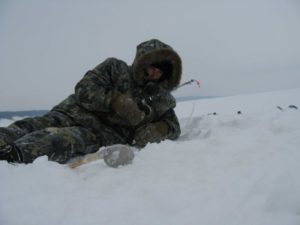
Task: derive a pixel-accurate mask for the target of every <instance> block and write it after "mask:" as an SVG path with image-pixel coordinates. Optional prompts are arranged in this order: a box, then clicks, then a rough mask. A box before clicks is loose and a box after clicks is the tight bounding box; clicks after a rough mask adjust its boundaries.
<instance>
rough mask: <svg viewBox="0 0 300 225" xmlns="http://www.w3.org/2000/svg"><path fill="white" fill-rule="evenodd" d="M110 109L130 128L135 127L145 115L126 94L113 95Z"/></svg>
mask: <svg viewBox="0 0 300 225" xmlns="http://www.w3.org/2000/svg"><path fill="white" fill-rule="evenodd" d="M111 105H112V109H113V110H114V111H115V112H116V113H117V114H118V115H119V116H120V117H122V118H123V119H125V120H127V121H128V123H129V125H130V126H136V125H138V124H139V123H140V122H142V121H143V119H144V118H145V113H144V112H143V111H142V110H140V109H139V107H138V105H137V103H136V102H135V101H134V100H133V99H132V98H131V97H130V96H129V95H127V94H120V93H115V94H114V97H113V99H112V102H111Z"/></svg>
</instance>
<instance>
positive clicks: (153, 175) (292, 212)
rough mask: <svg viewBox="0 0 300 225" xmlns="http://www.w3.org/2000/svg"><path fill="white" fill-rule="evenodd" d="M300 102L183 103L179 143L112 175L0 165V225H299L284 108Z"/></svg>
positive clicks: (298, 184)
mask: <svg viewBox="0 0 300 225" xmlns="http://www.w3.org/2000/svg"><path fill="white" fill-rule="evenodd" d="M299 96H300V89H297V90H290V91H282V92H273V93H261V94H255V95H244V96H233V97H226V98H215V99H206V100H197V101H188V102H180V103H178V106H177V108H176V111H177V114H178V116H179V118H180V122H181V126H182V136H181V138H180V139H179V140H177V141H165V142H163V143H160V144H149V145H147V146H146V148H145V149H143V150H142V151H140V152H138V153H136V155H135V159H134V161H133V163H132V164H130V165H127V166H123V167H119V168H117V169H115V168H110V167H108V166H106V165H105V163H104V162H103V161H102V160H99V161H96V162H94V163H91V164H88V165H84V166H82V167H79V168H77V169H74V170H72V169H70V168H68V167H66V166H63V165H59V164H57V163H54V162H49V161H48V160H47V158H46V157H41V158H39V159H37V160H36V161H35V162H34V163H33V164H29V165H10V164H8V163H6V162H0V178H1V185H0V224H1V225H2V224H3V225H41V224H43V225H48V224H49V225H54V224H60V225H82V224H85V225H92V224H105V225H132V224H139V225H162V224H172V225H183V224H184V225H199V224H207V225H241V224H243V225H267V224H269V225H271V224H272V225H298V224H300V192H299V190H300V174H299V167H300V166H299V160H300V148H299V146H300V138H299V137H300V110H297V109H293V108H289V107H288V106H289V105H291V104H293V105H296V106H300V98H299ZM277 106H280V107H281V108H282V109H283V110H282V111H281V110H279V109H278V108H277ZM238 111H240V113H239V114H238V113H237V112H238ZM214 112H215V113H214ZM214 114H216V115H214ZM9 122H11V121H7V120H2V121H0V125H1V126H5V125H7V124H8V123H9Z"/></svg>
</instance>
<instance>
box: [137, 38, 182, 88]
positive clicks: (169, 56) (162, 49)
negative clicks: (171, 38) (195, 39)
mask: <svg viewBox="0 0 300 225" xmlns="http://www.w3.org/2000/svg"><path fill="white" fill-rule="evenodd" d="M150 65H155V66H157V65H159V66H158V67H159V68H160V66H161V68H162V70H163V73H164V76H165V79H164V80H162V81H160V83H161V84H160V85H161V86H162V87H163V88H165V89H167V90H172V89H174V88H175V87H176V86H178V85H179V83H180V80H181V72H182V65H181V59H180V57H179V55H178V54H177V53H176V52H175V51H174V50H173V48H172V47H171V46H169V45H167V44H165V43H163V42H161V41H159V40H157V39H152V40H149V41H145V42H143V43H141V44H139V45H138V46H137V52H136V56H135V59H134V61H133V64H132V69H133V79H134V80H135V82H137V83H138V84H139V85H144V84H145V82H146V80H145V72H146V68H147V67H148V66H150ZM166 73H167V74H166ZM166 75H167V76H166Z"/></svg>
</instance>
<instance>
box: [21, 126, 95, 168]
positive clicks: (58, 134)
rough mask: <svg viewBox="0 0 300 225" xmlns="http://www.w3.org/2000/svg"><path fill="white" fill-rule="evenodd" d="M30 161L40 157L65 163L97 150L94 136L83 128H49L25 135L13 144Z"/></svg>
mask: <svg viewBox="0 0 300 225" xmlns="http://www.w3.org/2000/svg"><path fill="white" fill-rule="evenodd" d="M15 144H16V146H17V147H18V148H19V149H20V150H21V152H23V155H24V160H27V161H30V160H32V159H35V158H37V157H39V156H42V155H47V156H48V157H49V160H51V161H57V162H59V163H65V162H67V161H68V160H69V159H71V158H72V157H73V156H75V155H77V154H78V153H79V154H87V153H91V152H95V151H97V150H98V149H99V144H98V142H97V139H96V136H95V135H94V134H93V133H91V132H90V131H88V130H87V129H85V128H81V127H66V128H56V127H50V128H46V129H43V130H39V131H35V132H32V133H29V134H27V135H25V136H24V137H22V138H20V139H18V140H17V141H16V142H15Z"/></svg>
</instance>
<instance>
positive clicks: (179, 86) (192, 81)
mask: <svg viewBox="0 0 300 225" xmlns="http://www.w3.org/2000/svg"><path fill="white" fill-rule="evenodd" d="M194 82H195V83H196V85H197V86H198V87H199V88H200V81H199V80H195V79H191V80H190V81H187V82H184V83H183V84H180V85H178V86H177V87H176V88H175V89H174V90H173V91H176V90H178V89H179V88H181V87H183V86H185V85H188V84H192V83H194Z"/></svg>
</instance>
